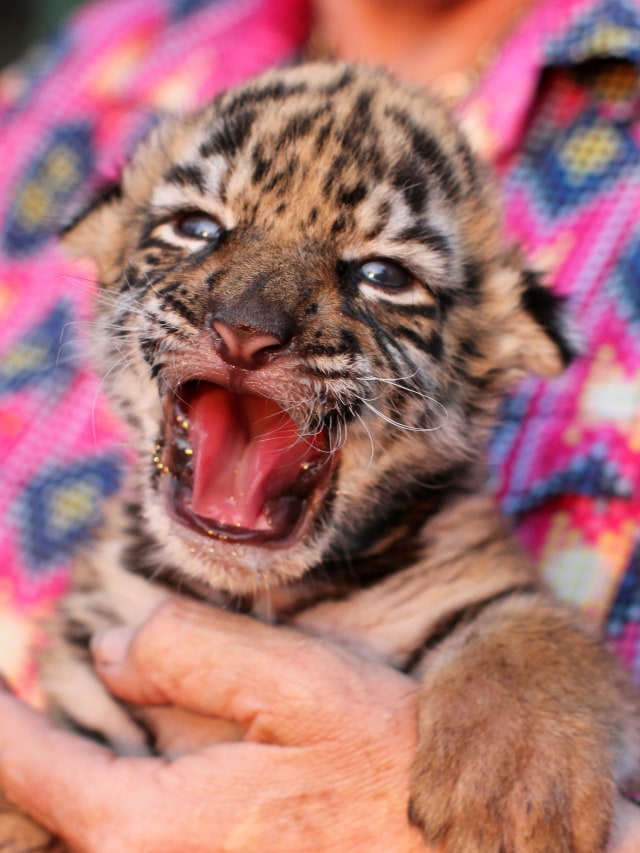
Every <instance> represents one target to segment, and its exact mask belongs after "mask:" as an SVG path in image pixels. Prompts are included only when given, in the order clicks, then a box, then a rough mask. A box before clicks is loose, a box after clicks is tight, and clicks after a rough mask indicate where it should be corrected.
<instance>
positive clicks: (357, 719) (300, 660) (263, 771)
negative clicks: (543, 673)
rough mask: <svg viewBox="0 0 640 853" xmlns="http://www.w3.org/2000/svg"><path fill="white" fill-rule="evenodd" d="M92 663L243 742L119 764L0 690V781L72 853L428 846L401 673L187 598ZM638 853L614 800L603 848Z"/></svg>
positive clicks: (134, 690)
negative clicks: (232, 729) (416, 800)
mask: <svg viewBox="0 0 640 853" xmlns="http://www.w3.org/2000/svg"><path fill="white" fill-rule="evenodd" d="M97 659H98V664H97V665H98V670H99V671H100V673H101V675H102V676H103V678H104V680H105V682H106V683H107V684H108V686H109V687H110V689H111V690H113V692H114V693H116V694H118V695H120V696H121V697H123V698H125V699H127V700H128V701H131V702H136V703H139V704H153V705H162V704H166V703H169V704H176V705H179V706H181V707H183V708H187V709H189V710H190V711H191V712H194V713H196V714H200V715H216V716H221V717H224V718H226V719H231V720H234V721H236V722H237V723H239V724H240V726H241V727H242V728H243V729H244V730H245V731H246V736H245V741H244V742H242V743H234V744H216V745H212V746H210V747H208V748H206V749H201V750H198V751H197V752H195V753H192V754H189V755H184V756H182V757H180V758H178V759H177V760H175V761H171V762H167V761H166V760H163V759H131V758H114V757H113V756H112V755H111V753H109V752H108V751H107V750H105V749H103V748H101V747H99V746H97V745H96V744H94V743H91V742H89V741H86V740H83V739H81V738H78V737H76V736H74V735H71V734H69V733H67V732H58V731H55V729H54V728H53V727H52V726H51V725H50V724H49V723H48V721H46V720H44V719H43V718H41V717H40V716H39V715H37V714H35V713H34V712H32V711H30V710H29V709H27V708H25V707H24V706H22V705H21V704H20V703H19V702H18V701H17V700H15V699H13V698H12V697H10V696H8V695H0V753H1V757H2V760H1V762H0V764H1V771H0V773H1V782H2V785H3V786H4V789H5V790H6V792H7V793H8V795H9V797H10V798H11V799H12V801H13V802H15V803H16V805H17V806H18V807H21V808H24V809H25V810H27V811H29V812H30V813H32V814H34V815H35V816H36V817H37V818H38V819H39V820H40V821H41V822H42V823H44V824H46V825H47V826H48V827H50V828H51V829H52V830H53V831H54V832H56V833H57V834H60V835H62V836H63V837H65V838H66V839H67V840H68V842H69V843H70V844H71V845H72V846H73V848H74V849H75V850H77V851H79V853H110V851H114V852H115V851H118V853H121V851H122V850H127V851H129V852H130V853H138V851H145V853H149V851H152V853H164V851H167V853H169V851H171V853H174V851H175V850H176V849H180V850H184V851H185V853H200V851H202V853H204V851H207V853H216V851H222V850H224V851H251V853H255V851H256V850H264V851H266V852H267V853H271V851H274V852H275V851H277V853H286V851H296V853H301V851H304V853H313V851H323V853H338V851H339V853H342V851H344V850H349V851H354V853H358V851H367V853H369V851H374V853H375V851H381V853H382V851H384V853H389V851H393V853H405V851H407V853H409V851H411V853H418V851H424V850H426V847H425V846H424V845H423V843H422V841H421V839H420V836H419V834H418V833H417V831H415V830H413V829H412V828H411V827H409V826H408V824H407V821H406V803H407V799H408V770H409V766H410V763H411V758H412V755H413V749H414V746H415V702H416V695H415V690H414V684H413V682H412V681H411V680H410V679H408V678H405V677H403V676H402V675H400V674H399V673H397V672H394V671H393V670H390V669H387V668H385V667H381V666H377V665H374V664H371V663H365V662H362V661H360V660H357V659H355V658H353V657H351V656H350V655H348V654H347V653H345V652H343V651H342V650H340V649H336V648H334V647H333V646H331V645H329V644H327V643H325V642H322V641H319V640H315V639H311V638H308V637H305V636H304V635H301V634H299V633H297V632H295V631H291V630H289V629H283V628H274V627H272V626H268V625H263V624H261V623H259V622H256V621H254V620H251V619H247V618H246V617H241V616H234V615H231V614H225V613H222V612H218V611H213V612H212V611H211V608H208V607H204V606H202V605H199V604H194V603H192V602H187V601H183V602H177V601H176V602H171V603H170V604H168V605H165V606H163V607H162V608H161V609H160V610H159V611H158V612H157V613H156V614H155V615H154V616H153V617H152V619H151V620H150V622H149V623H147V624H146V625H145V626H144V627H143V628H142V629H140V630H139V631H138V632H136V633H135V634H134V635H133V636H131V634H130V633H128V632H125V631H120V630H118V631H116V632H111V634H110V635H107V636H106V637H105V642H104V643H103V644H100V645H99V647H98V649H97ZM639 851H640V809H638V808H636V807H635V806H633V805H631V804H630V803H628V802H626V801H624V800H622V799H619V800H618V802H617V804H616V827H615V829H614V833H613V836H612V842H611V845H610V848H609V853H639Z"/></svg>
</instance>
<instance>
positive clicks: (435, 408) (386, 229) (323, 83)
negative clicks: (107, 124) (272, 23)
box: [66, 64, 570, 593]
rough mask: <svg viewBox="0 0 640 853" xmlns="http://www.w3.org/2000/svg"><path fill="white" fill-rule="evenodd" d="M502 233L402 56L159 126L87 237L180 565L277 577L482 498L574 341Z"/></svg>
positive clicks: (75, 244) (111, 337)
mask: <svg viewBox="0 0 640 853" xmlns="http://www.w3.org/2000/svg"><path fill="white" fill-rule="evenodd" d="M500 231H501V226H500V215H499V211H498V206H497V203H496V200H495V197H494V190H493V188H492V185H491V182H490V181H489V180H488V178H487V175H486V174H485V170H484V169H483V168H482V167H480V166H479V164H478V163H477V162H476V160H475V159H474V157H473V156H472V154H471V152H470V149H469V146H468V144H467V142H466V140H465V138H464V137H463V136H462V135H461V133H460V132H459V130H458V129H457V128H456V126H455V124H454V123H453V122H452V120H451V119H450V118H449V116H448V114H447V112H446V111H445V110H444V109H443V108H442V107H441V106H440V105H439V104H438V103H437V102H435V101H434V100H433V99H432V98H431V97H429V96H428V95H427V94H425V93H424V91H422V90H419V89H417V88H413V87H410V86H407V85H401V84H398V83H397V82H394V81H393V80H392V79H390V78H389V77H388V76H386V75H385V74H384V73H383V72H380V71H373V70H368V69H365V68H359V67H351V66H346V65H337V64H315V65H308V66H302V67H299V68H294V69H289V70H284V71H275V72H270V73H268V74H266V75H265V76H263V77H261V78H259V79H257V80H255V81H253V82H250V83H249V84H247V85H245V86H243V87H241V88H238V89H235V90H232V91H229V92H227V93H224V94H222V95H220V96H219V97H217V98H216V100H215V101H214V102H213V103H212V104H210V105H209V106H207V107H205V108H204V109H202V110H201V111H200V112H198V113H196V114H195V115H192V116H190V117H188V118H184V119H173V118H169V119H167V120H165V121H164V122H163V123H162V124H161V125H160V126H158V127H157V128H156V129H155V130H154V132H153V133H152V134H151V136H150V138H149V139H148V140H147V141H145V142H144V143H143V144H142V145H141V146H140V147H139V149H138V150H137V152H136V153H135V156H134V157H133V160H132V162H131V163H130V165H129V166H128V167H127V168H126V169H125V171H124V174H123V177H122V182H121V186H120V187H119V189H118V191H117V192H115V193H111V194H110V195H109V196H108V197H106V198H104V199H103V200H102V201H101V203H98V204H97V205H95V206H94V207H93V208H92V209H91V210H90V212H89V213H88V214H86V215H85V216H84V217H83V218H82V219H80V221H78V222H77V223H76V224H75V225H74V226H72V228H71V229H70V231H69V233H68V235H67V237H66V242H67V244H68V246H69V247H70V250H71V251H72V252H73V253H74V254H77V255H88V256H91V257H92V258H93V259H94V260H95V262H96V263H97V266H98V269H99V277H100V282H101V295H100V298H99V301H98V311H99V332H98V335H97V345H96V348H97V351H98V360H99V366H100V368H101V370H102V371H103V372H104V374H105V376H106V378H107V382H108V387H109V390H110V393H111V395H112V397H113V399H114V400H115V401H116V403H117V404H118V406H119V407H120V409H121V411H122V412H123V413H124V415H125V417H126V418H127V419H128V421H129V423H130V424H131V427H132V430H133V433H134V436H135V441H136V444H137V450H138V454H139V460H140V464H139V468H138V471H137V477H138V482H137V486H136V488H137V489H138V490H139V492H141V500H142V504H143V507H144V515H145V518H146V524H147V525H148V528H149V531H150V532H151V534H152V535H153V536H154V537H155V538H156V539H157V540H158V541H160V542H162V543H163V546H162V547H163V548H164V550H165V555H166V559H167V560H169V561H170V562H171V563H172V564H173V565H174V566H177V567H179V570H180V571H181V572H184V573H185V574H186V575H187V576H189V577H191V578H193V579H197V580H198V581H204V582H205V583H208V584H211V585H212V586H214V587H218V588H223V589H226V590H229V591H231V592H237V593H245V592H252V591H255V590H256V589H259V588H263V587H264V586H265V585H270V584H274V585H275V584H282V583H286V582H287V581H291V580H294V579H297V578H299V577H301V576H302V575H303V574H304V572H305V571H307V570H308V569H310V568H312V567H315V566H318V565H319V564H320V563H322V562H325V563H327V561H328V562H331V560H339V559H343V558H347V559H356V558H358V557H360V556H362V557H366V556H367V555H370V554H374V553H379V552H380V551H382V550H384V549H385V548H392V547H393V544H394V542H397V540H398V539H399V538H400V537H407V536H411V534H412V531H415V529H416V528H417V526H418V525H419V523H420V520H421V516H422V517H424V515H425V514H427V513H428V512H431V511H433V510H434V499H435V500H436V503H437V500H440V497H439V496H440V495H442V494H443V493H444V492H446V491H447V489H451V488H455V487H456V486H461V485H463V486H466V487H469V484H470V483H472V482H473V480H474V477H476V472H477V471H478V470H480V469H479V459H480V458H481V457H482V454H483V451H484V448H485V445H486V438H487V432H488V429H489V427H490V426H491V424H492V423H493V421H494V419H495V414H496V408H497V404H498V401H499V399H500V395H501V394H502V393H503V392H504V390H505V389H506V388H507V387H508V386H509V385H511V384H512V383H513V382H514V381H515V380H517V379H518V378H519V377H521V376H523V375H524V374H526V373H529V372H534V373H537V374H540V375H544V376H551V375H553V374H556V373H558V372H559V371H560V370H561V369H562V367H563V365H564V363H565V362H566V361H567V360H568V358H569V356H570V344H569V343H568V342H567V339H566V337H565V335H564V333H563V331H562V323H561V318H560V314H559V311H558V304H557V300H556V298H555V297H554V296H552V294H551V293H550V292H549V291H547V290H546V289H545V288H544V287H542V286H541V285H540V284H539V283H538V281H537V280H536V278H535V276H534V275H533V274H531V273H530V272H528V271H527V270H526V269H525V268H524V267H523V265H522V263H521V260H520V258H519V257H518V255H517V253H515V252H514V251H513V250H511V249H509V248H507V247H505V245H503V242H502V240H501V235H500ZM445 486H446V487H447V488H445ZM434 496H436V497H435V498H434Z"/></svg>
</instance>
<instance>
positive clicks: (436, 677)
mask: <svg viewBox="0 0 640 853" xmlns="http://www.w3.org/2000/svg"><path fill="white" fill-rule="evenodd" d="M422 674H423V678H424V684H423V688H422V692H421V697H420V710H419V746H418V751H417V754H416V760H415V763H414V771H413V780H412V791H411V803H410V809H409V819H410V820H411V822H412V823H413V824H415V825H416V826H418V827H419V828H420V829H421V830H422V832H423V834H424V837H425V840H426V841H427V842H428V843H429V844H432V845H433V846H435V847H437V848H438V849H442V850H444V851H446V853H549V851H553V853H604V850H605V848H606V845H607V839H608V835H609V828H610V824H611V813H612V808H613V798H614V793H615V790H616V785H617V784H624V782H625V780H626V779H628V778H629V773H630V772H631V771H632V770H633V768H634V767H635V769H636V770H637V767H638V745H639V738H638V725H637V720H638V716H637V712H636V711H635V708H634V706H633V704H632V698H628V697H630V696H631V694H630V693H629V692H628V691H626V689H625V688H624V685H622V684H620V683H618V680H617V676H616V669H615V666H614V665H613V662H612V661H611V660H610V658H609V657H608V655H606V653H605V652H604V651H603V650H602V648H601V647H600V646H599V645H598V644H597V643H595V641H594V640H593V639H592V638H591V637H590V636H589V635H588V634H586V633H583V632H581V631H580V630H578V629H576V628H575V627H574V626H573V625H572V623H571V618H570V617H569V616H567V615H566V614H565V613H564V612H563V611H560V610H558V609H554V606H552V605H547V604H545V603H544V601H540V600H536V599H532V600H530V602H527V600H526V599H523V600H522V601H510V602H504V603H502V604H500V605H495V606H494V607H493V608H492V609H491V611H490V612H489V611H487V612H486V613H484V614H483V615H482V617H479V618H477V619H476V621H475V622H472V623H470V624H469V625H468V626H465V627H463V628H462V629H461V630H460V631H458V632H457V634H456V635H455V636H454V637H452V638H451V639H449V640H447V641H446V642H445V643H443V644H442V646H441V647H440V648H439V649H438V650H437V651H436V652H434V653H432V655H431V656H430V657H428V658H426V659H425V661H424V665H423V667H422Z"/></svg>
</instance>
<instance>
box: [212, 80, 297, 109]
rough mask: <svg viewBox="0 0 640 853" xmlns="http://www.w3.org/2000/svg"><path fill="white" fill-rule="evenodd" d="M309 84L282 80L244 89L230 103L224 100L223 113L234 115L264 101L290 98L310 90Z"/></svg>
mask: <svg viewBox="0 0 640 853" xmlns="http://www.w3.org/2000/svg"><path fill="white" fill-rule="evenodd" d="M308 88H309V87H308V85H307V84H306V83H304V82H300V83H294V84H292V85H289V86H288V85H287V84H286V83H283V82H282V81H278V82H276V83H273V82H272V83H266V84H265V85H264V86H258V87H257V88H249V89H244V90H243V91H241V92H238V93H237V94H236V95H234V96H232V98H231V100H230V101H229V103H227V104H225V103H224V101H223V102H222V107H223V115H227V116H232V115H233V114H234V113H236V112H238V110H243V109H245V108H247V107H253V106H257V105H258V104H262V103H264V101H282V100H283V99H284V98H290V97H291V96H293V95H302V94H304V93H305V92H306V91H307V90H308Z"/></svg>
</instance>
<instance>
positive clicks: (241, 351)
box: [213, 320, 282, 370]
mask: <svg viewBox="0 0 640 853" xmlns="http://www.w3.org/2000/svg"><path fill="white" fill-rule="evenodd" d="M213 328H214V329H215V331H216V332H217V333H218V335H219V336H220V340H219V341H217V349H218V352H219V353H220V355H221V357H222V358H223V359H224V360H225V361H226V362H228V363H229V364H233V365H235V366H237V367H245V368H248V369H249V370H253V369H255V368H256V367H261V366H262V365H263V364H266V362H267V361H269V359H270V357H271V356H273V355H276V354H277V353H278V352H279V351H280V350H281V349H282V341H281V340H280V339H279V338H277V337H276V336H275V335H271V334H269V333H266V332H259V331H258V330H257V329H254V328H253V327H252V326H245V325H241V326H228V325H227V324H226V323H222V322H221V321H220V320H214V322H213Z"/></svg>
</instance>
